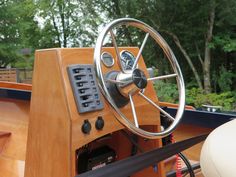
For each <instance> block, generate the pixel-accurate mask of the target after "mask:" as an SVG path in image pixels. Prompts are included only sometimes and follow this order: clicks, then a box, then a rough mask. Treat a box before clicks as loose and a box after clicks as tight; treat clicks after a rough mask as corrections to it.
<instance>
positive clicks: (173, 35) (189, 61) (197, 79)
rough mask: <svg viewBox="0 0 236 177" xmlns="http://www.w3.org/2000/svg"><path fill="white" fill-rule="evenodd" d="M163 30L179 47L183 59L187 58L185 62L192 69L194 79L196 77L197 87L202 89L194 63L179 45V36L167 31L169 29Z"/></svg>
mask: <svg viewBox="0 0 236 177" xmlns="http://www.w3.org/2000/svg"><path fill="white" fill-rule="evenodd" d="M164 32H165V33H167V34H169V35H170V36H171V37H172V38H173V40H174V42H175V44H176V45H177V46H178V48H179V49H180V51H181V52H182V54H183V55H184V57H185V59H186V60H187V62H188V64H189V66H190V68H191V69H192V71H193V74H194V76H195V79H196V81H197V85H198V87H199V88H200V89H203V86H202V82H201V79H200V77H199V75H198V72H197V70H196V68H195V67H194V65H193V63H192V60H191V59H190V57H189V55H188V54H187V52H186V50H185V49H184V48H183V46H182V45H181V43H180V41H179V38H178V37H177V36H176V35H175V34H174V33H171V32H169V31H164Z"/></svg>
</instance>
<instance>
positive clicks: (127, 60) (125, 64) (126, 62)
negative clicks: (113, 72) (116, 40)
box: [120, 50, 135, 71]
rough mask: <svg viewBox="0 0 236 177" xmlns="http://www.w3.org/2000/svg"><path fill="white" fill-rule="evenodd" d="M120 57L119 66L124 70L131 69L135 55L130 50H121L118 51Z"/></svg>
mask: <svg viewBox="0 0 236 177" xmlns="http://www.w3.org/2000/svg"><path fill="white" fill-rule="evenodd" d="M120 59H121V66H122V68H123V69H124V70H125V71H128V70H132V67H133V65H134V61H135V57H134V55H133V54H132V53H131V52H129V51H127V50H123V51H122V52H121V53H120Z"/></svg>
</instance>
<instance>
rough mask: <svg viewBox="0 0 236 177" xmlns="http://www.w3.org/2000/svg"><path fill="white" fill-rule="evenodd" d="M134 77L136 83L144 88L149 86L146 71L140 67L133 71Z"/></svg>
mask: <svg viewBox="0 0 236 177" xmlns="http://www.w3.org/2000/svg"><path fill="white" fill-rule="evenodd" d="M132 79H133V82H134V84H135V85H136V86H137V87H138V88H140V89H144V88H146V86H147V78H146V76H145V74H144V72H143V71H142V70H140V69H135V70H134V71H133V73H132Z"/></svg>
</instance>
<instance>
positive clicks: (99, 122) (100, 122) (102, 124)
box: [95, 116, 104, 130]
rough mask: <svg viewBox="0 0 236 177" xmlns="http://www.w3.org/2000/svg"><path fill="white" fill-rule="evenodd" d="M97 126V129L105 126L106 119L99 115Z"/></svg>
mask: <svg viewBox="0 0 236 177" xmlns="http://www.w3.org/2000/svg"><path fill="white" fill-rule="evenodd" d="M95 127H96V129H97V130H102V129H103V127H104V120H103V118H102V116H98V118H97V120H96V123H95Z"/></svg>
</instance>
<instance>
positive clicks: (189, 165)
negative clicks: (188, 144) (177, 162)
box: [178, 152, 195, 177]
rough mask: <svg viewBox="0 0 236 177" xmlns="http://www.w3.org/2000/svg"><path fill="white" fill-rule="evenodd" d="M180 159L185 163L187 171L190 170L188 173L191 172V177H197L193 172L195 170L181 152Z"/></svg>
mask: <svg viewBox="0 0 236 177" xmlns="http://www.w3.org/2000/svg"><path fill="white" fill-rule="evenodd" d="M178 155H179V157H180V158H181V159H182V160H183V161H184V163H185V165H186V167H187V169H188V172H189V175H190V177H195V174H194V171H193V168H192V165H191V164H190V162H189V160H188V159H187V158H186V157H185V155H184V154H182V153H181V152H180V153H178Z"/></svg>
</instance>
